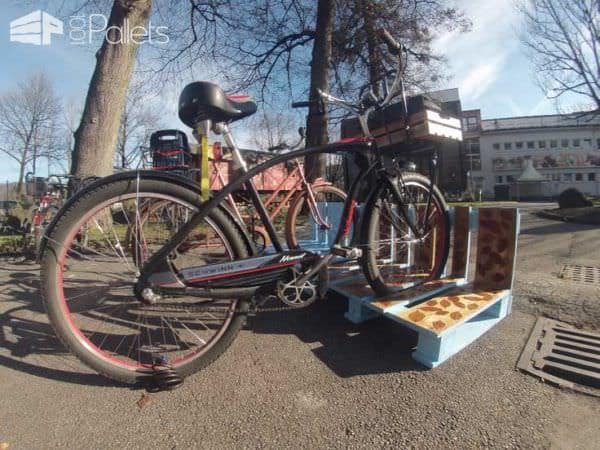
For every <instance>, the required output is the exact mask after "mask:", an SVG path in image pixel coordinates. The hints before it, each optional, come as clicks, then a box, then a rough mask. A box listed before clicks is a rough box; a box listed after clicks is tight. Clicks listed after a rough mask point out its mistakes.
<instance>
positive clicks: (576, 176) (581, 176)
mask: <svg viewBox="0 0 600 450" xmlns="http://www.w3.org/2000/svg"><path fill="white" fill-rule="evenodd" d="M575 181H583V174H582V173H576V174H575Z"/></svg>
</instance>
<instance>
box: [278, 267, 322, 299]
mask: <svg viewBox="0 0 600 450" xmlns="http://www.w3.org/2000/svg"><path fill="white" fill-rule="evenodd" d="M292 273H293V276H292V279H291V280H289V281H282V280H279V281H278V282H277V298H278V299H279V300H281V301H282V302H283V303H285V304H286V305H288V306H291V307H293V308H304V307H306V306H308V305H311V304H312V303H314V302H315V301H316V300H317V299H318V298H319V296H320V295H319V288H318V283H317V284H315V283H314V282H313V281H311V280H308V281H306V282H305V283H304V284H303V285H302V286H296V279H297V278H298V271H297V270H296V269H293V272H292Z"/></svg>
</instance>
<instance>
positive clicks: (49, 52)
mask: <svg viewBox="0 0 600 450" xmlns="http://www.w3.org/2000/svg"><path fill="white" fill-rule="evenodd" d="M62 2H63V0H44V1H39V2H37V1H36V0H30V1H29V2H26V4H24V3H23V2H15V1H9V0H1V1H0V55H1V58H2V59H1V61H2V64H0V94H1V93H3V92H6V91H8V90H11V89H13V88H14V87H15V86H16V84H17V82H19V81H21V80H25V79H27V77H28V76H30V75H31V74H32V73H33V72H35V71H38V70H44V71H45V72H46V73H47V74H48V75H49V77H50V78H51V80H52V81H53V82H54V84H55V88H56V93H57V95H58V96H59V97H60V98H62V99H63V102H65V103H66V102H68V101H69V100H70V101H75V102H80V103H81V104H83V101H84V99H85V94H86V92H87V87H88V84H89V80H90V78H91V75H92V71H93V68H94V63H95V58H94V52H95V51H96V50H97V48H98V43H97V42H95V43H94V44H92V45H87V44H84V45H74V44H72V43H71V42H70V41H69V38H68V33H69V30H70V29H69V25H68V24H67V23H65V28H64V32H65V34H64V35H62V36H60V35H58V34H54V35H52V36H51V40H52V42H51V44H50V45H48V46H35V45H31V44H24V43H20V42H10V39H9V36H10V33H9V30H10V26H9V24H10V22H11V21H12V20H14V19H17V18H19V17H21V16H23V15H25V14H27V13H29V12H31V11H33V10H35V9H38V8H41V9H44V10H45V11H47V12H48V13H50V14H53V13H56V9H57V8H58V7H59V5H60V4H61V3H62ZM456 5H457V6H458V7H459V8H461V9H463V10H464V11H466V13H467V15H468V16H469V17H470V18H471V20H472V22H473V28H472V31H471V32H469V33H463V34H461V33H457V32H447V33H443V34H442V35H440V37H439V38H438V39H437V41H436V44H435V49H436V50H437V51H438V52H440V53H442V54H445V55H446V56H447V58H448V60H449V71H450V72H449V73H450V79H449V81H448V83H447V86H445V87H458V88H459V92H460V97H461V102H462V107H463V109H481V112H482V116H483V118H499V117H509V116H524V115H536V114H553V113H555V112H556V105H555V103H554V101H551V100H548V99H546V98H545V96H544V94H543V93H542V91H541V90H540V88H539V87H538V86H537V84H536V83H535V79H534V70H533V67H532V65H531V63H530V61H529V60H528V58H527V56H526V55H525V54H524V52H523V49H522V47H521V45H520V42H519V33H520V18H519V15H518V13H517V12H516V10H515V9H514V6H513V5H514V0H456ZM156 25H160V24H156ZM190 81H191V80H190ZM170 91H172V89H170ZM167 94H168V95H167ZM161 97H162V101H163V102H169V101H171V102H172V103H173V104H172V105H170V106H169V105H167V107H166V108H165V120H166V122H167V123H168V125H169V126H179V127H180V128H183V127H184V125H183V124H180V123H179V122H178V119H177V113H176V101H177V100H176V98H177V93H175V92H168V93H166V94H165V95H161ZM240 141H242V142H241V143H242V145H243V144H244V142H243V141H244V139H243V138H241V139H240ZM17 169H18V168H17V166H16V164H14V163H13V162H12V160H11V159H10V158H8V157H7V156H5V155H4V156H3V155H1V154H0V182H4V180H11V181H13V180H15V179H16V178H17Z"/></svg>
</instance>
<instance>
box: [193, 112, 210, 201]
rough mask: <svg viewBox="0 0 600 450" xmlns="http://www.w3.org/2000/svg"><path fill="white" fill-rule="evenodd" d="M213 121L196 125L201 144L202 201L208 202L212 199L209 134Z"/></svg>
mask: <svg viewBox="0 0 600 450" xmlns="http://www.w3.org/2000/svg"><path fill="white" fill-rule="evenodd" d="M210 127H211V121H210V120H202V121H200V122H198V123H197V124H196V134H197V136H196V137H197V139H198V143H199V144H200V158H199V160H200V161H199V162H200V172H199V176H198V178H199V180H198V181H199V182H200V197H201V198H202V200H208V198H209V197H210V180H209V178H208V133H209V132H210Z"/></svg>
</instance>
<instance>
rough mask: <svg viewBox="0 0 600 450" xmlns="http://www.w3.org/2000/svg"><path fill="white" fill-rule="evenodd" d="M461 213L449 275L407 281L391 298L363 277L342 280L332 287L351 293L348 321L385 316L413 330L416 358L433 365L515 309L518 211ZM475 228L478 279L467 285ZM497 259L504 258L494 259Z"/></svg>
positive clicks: (494, 209)
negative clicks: (370, 286) (372, 290)
mask: <svg viewBox="0 0 600 450" xmlns="http://www.w3.org/2000/svg"><path fill="white" fill-rule="evenodd" d="M459 212H460V215H461V216H462V219H461V220H460V223H461V227H462V230H459V231H457V230H458V226H455V229H454V245H458V246H459V247H460V246H463V247H464V248H463V250H464V252H461V251H460V249H459V251H457V249H456V248H454V250H453V258H452V261H451V263H449V264H451V266H450V267H448V268H447V269H446V271H445V273H448V274H449V275H448V276H446V277H444V278H442V279H440V280H435V281H432V282H430V283H429V284H428V283H426V284H424V285H423V284H421V285H419V286H415V287H411V285H410V283H408V284H407V286H405V287H406V289H405V290H404V291H401V292H400V293H398V294H396V295H394V296H391V297H389V298H375V297H374V296H373V294H372V293H369V292H368V290H366V289H364V286H363V284H365V285H366V281H365V280H364V278H363V279H361V278H360V277H356V278H355V279H351V280H348V279H342V280H340V281H339V282H338V283H334V284H333V286H332V289H333V290H335V291H337V292H339V293H341V294H343V295H345V296H346V297H347V298H348V310H347V312H346V314H345V317H346V318H347V319H348V320H350V321H352V322H354V323H360V322H364V321H365V320H369V319H372V318H375V317H380V316H384V317H388V318H390V319H392V320H394V321H396V322H398V323H400V324H402V325H404V326H407V327H409V328H411V329H413V330H415V331H416V332H417V333H418V334H419V338H418V346H417V350H416V351H415V352H414V353H413V358H414V359H415V360H417V361H419V362H420V363H422V364H423V365H425V366H427V367H430V368H433V367H435V366H437V365H439V364H440V363H441V362H443V361H445V360H446V359H448V358H449V357H450V356H452V355H454V354H455V353H457V352H458V351H460V350H461V349H463V348H465V347H466V346H467V345H469V344H470V343H471V342H473V341H474V340H475V339H477V338H478V337H480V336H481V335H482V334H484V333H485V332H487V331H488V330H489V329H491V328H492V327H493V326H494V325H495V324H496V323H498V322H499V321H500V320H502V319H503V318H504V317H506V316H507V315H508V314H509V313H510V310H511V303H512V283H513V277H514V267H515V259H516V246H517V236H518V232H519V215H518V211H517V210H509V209H498V208H493V209H491V208H490V209H485V210H483V212H482V213H481V214H479V213H478V211H477V210H470V209H468V210H466V214H467V216H466V220H465V210H461V211H459ZM453 216H457V215H456V214H454V215H453ZM455 221H456V220H453V222H455ZM456 222H458V221H456ZM465 223H466V225H465ZM476 227H479V238H478V245H477V252H478V253H477V265H476V270H475V276H474V278H475V281H474V283H475V284H473V283H471V284H467V277H468V261H469V255H470V249H471V239H470V235H471V230H473V229H474V228H476ZM462 234H466V236H463V238H464V237H466V239H459V238H460V236H461V235H462ZM495 245H497V247H494V246H495ZM486 252H487V253H490V255H488V254H487V253H486ZM498 252H500V253H502V255H501V256H502V257H499V255H500V253H498ZM497 260H500V261H503V263H502V264H499V263H496V261H497ZM490 274H492V275H493V277H492V275H490ZM490 280H492V281H490ZM349 287H351V288H354V291H353V289H348V288H349ZM356 287H359V288H362V289H356ZM357 292H358V293H357ZM438 314H439V317H438V316H437V315H438ZM445 321H447V322H445Z"/></svg>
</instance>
